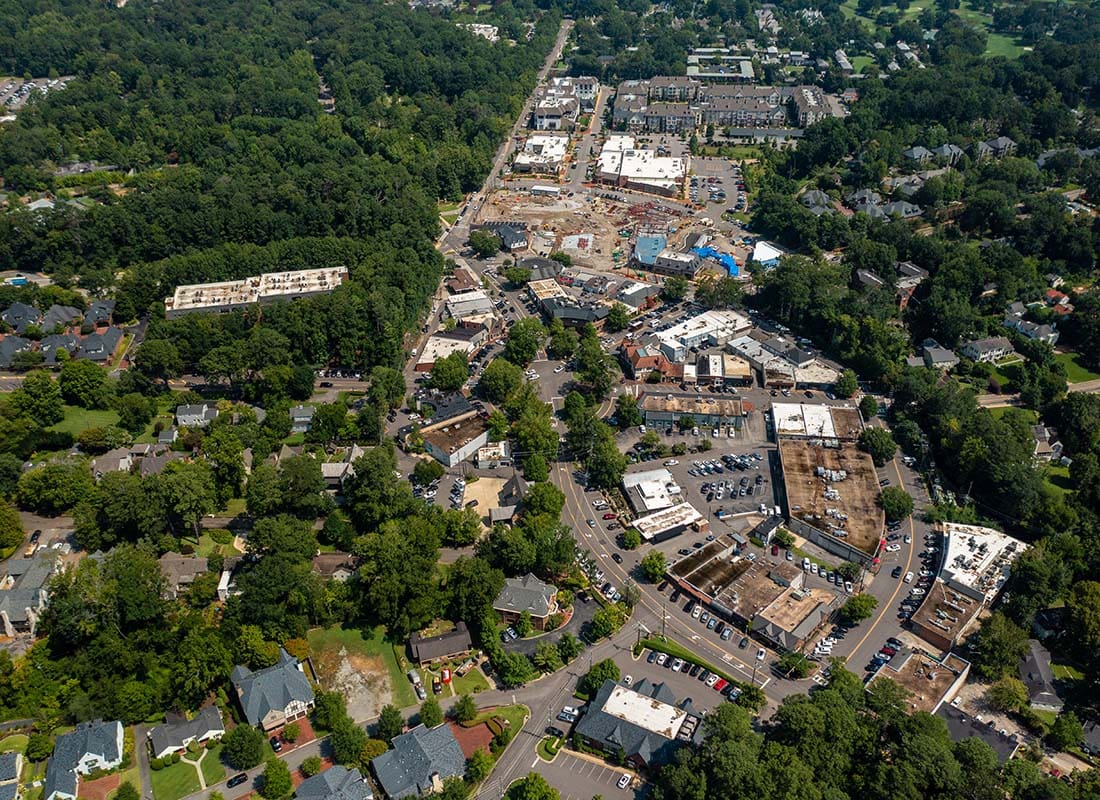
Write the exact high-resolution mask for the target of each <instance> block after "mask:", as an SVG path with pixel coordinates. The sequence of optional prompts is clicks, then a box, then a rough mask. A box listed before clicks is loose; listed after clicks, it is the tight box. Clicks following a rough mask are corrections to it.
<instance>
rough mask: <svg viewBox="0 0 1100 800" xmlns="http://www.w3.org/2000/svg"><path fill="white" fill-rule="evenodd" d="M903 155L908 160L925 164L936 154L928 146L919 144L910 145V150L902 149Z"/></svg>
mask: <svg viewBox="0 0 1100 800" xmlns="http://www.w3.org/2000/svg"><path fill="white" fill-rule="evenodd" d="M901 155H902V157H903V158H905V160H906V161H910V162H912V163H914V164H921V165H923V164H927V163H928V162H929V161H931V160H932V156H933V155H934V154H933V152H932V151H931V150H929V149H928V148H926V147H921V146H920V145H919V144H918V145H916V146H915V147H910V148H909V149H908V150H902V151H901Z"/></svg>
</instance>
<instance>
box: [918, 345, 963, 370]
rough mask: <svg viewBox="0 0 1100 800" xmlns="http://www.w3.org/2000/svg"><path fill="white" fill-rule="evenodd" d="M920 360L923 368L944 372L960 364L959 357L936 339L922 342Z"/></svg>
mask: <svg viewBox="0 0 1100 800" xmlns="http://www.w3.org/2000/svg"><path fill="white" fill-rule="evenodd" d="M919 360H920V365H921V366H925V367H928V368H929V369H938V370H942V371H947V370H949V369H952V368H954V367H956V366H957V365H958V363H959V357H958V356H957V355H955V354H954V353H953V352H951V351H950V350H948V349H947V348H946V347H944V346H943V345H941V344H940V343H939V342H937V341H936V340H935V339H925V340H924V341H923V342H921V346H920V356H919Z"/></svg>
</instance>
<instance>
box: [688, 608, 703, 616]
mask: <svg viewBox="0 0 1100 800" xmlns="http://www.w3.org/2000/svg"><path fill="white" fill-rule="evenodd" d="M702 613H703V607H702V606H696V607H695V608H693V609H691V618H692V619H699V615H700V614H702Z"/></svg>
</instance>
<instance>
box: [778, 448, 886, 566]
mask: <svg viewBox="0 0 1100 800" xmlns="http://www.w3.org/2000/svg"><path fill="white" fill-rule="evenodd" d="M778 440H779V461H780V464H781V465H782V468H783V484H784V488H785V495H786V500H787V517H788V520H789V525H790V528H791V531H792V532H794V533H796V534H798V535H799V536H802V537H804V538H806V539H809V540H810V541H812V542H814V543H815V544H817V545H818V546H820V547H823V548H825V549H826V550H828V551H829V552H830V553H833V554H835V555H838V556H840V557H841V558H844V559H845V560H847V561H855V562H858V563H861V564H864V565H871V564H873V563H875V562H876V560H877V559H876V557H877V555H878V552H879V548H880V547H881V546H882V532H883V526H884V525H885V518H884V516H883V512H882V509H881V508H880V507H879V505H878V502H877V501H878V497H879V494H880V491H881V490H880V488H879V485H878V474H877V473H876V472H875V465H874V463H873V462H872V461H871V457H870V456H869V455H868V454H867V453H865V452H863V451H862V450H860V449H859V448H858V447H857V446H856V445H855V444H854V443H851V442H847V441H841V440H837V439H828V438H824V439H822V438H819V437H817V436H811V437H809V438H788V437H785V436H784V435H783V434H779V436H778Z"/></svg>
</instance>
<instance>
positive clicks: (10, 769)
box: [0, 753, 19, 783]
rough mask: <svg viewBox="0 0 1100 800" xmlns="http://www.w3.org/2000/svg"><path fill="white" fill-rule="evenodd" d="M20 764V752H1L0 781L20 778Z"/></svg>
mask: <svg viewBox="0 0 1100 800" xmlns="http://www.w3.org/2000/svg"><path fill="white" fill-rule="evenodd" d="M18 766H19V754H18V753H0V782H2V783H7V782H8V781H16V780H19V771H18V769H17V767H18Z"/></svg>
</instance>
